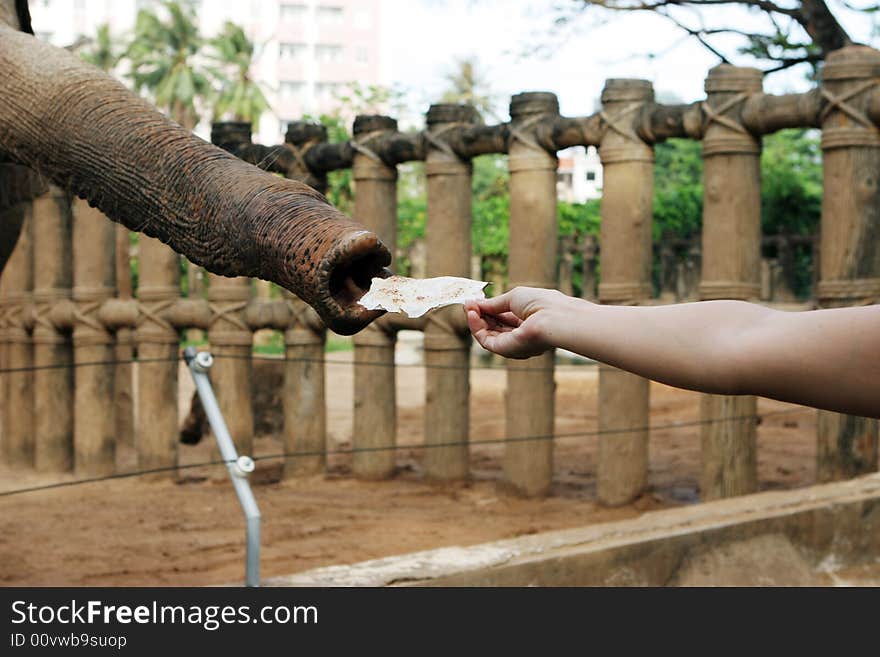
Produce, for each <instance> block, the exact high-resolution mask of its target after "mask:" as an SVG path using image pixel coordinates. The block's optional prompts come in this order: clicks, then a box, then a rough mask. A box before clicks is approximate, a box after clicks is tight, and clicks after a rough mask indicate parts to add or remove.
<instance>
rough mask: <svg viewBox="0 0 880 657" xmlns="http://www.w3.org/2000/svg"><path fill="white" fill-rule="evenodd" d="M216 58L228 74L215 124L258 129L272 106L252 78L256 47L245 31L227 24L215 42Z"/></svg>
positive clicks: (215, 104)
mask: <svg viewBox="0 0 880 657" xmlns="http://www.w3.org/2000/svg"><path fill="white" fill-rule="evenodd" d="M211 45H212V46H213V49H214V53H213V58H214V59H215V60H216V61H217V62H218V63H219V64H220V66H221V67H222V68H223V69H224V70H225V71H226V72H227V73H228V77H221V78H220V79H219V81H220V91H219V93H218V95H217V99H216V101H215V103H214V120H215V121H217V120H220V119H222V118H226V119H231V120H233V121H249V122H250V123H251V124H252V125H254V126H257V125H259V122H260V116H261V115H262V114H263V112H265V111H266V110H268V109H269V102H268V101H267V100H266V97H265V96H264V95H263V91H262V90H261V89H260V86H259V84H257V82H256V81H254V79H253V78H251V76H250V70H251V65H252V64H253V61H254V44H253V42H252V41H251V40H250V39H248V38H247V35H245V33H244V30H243V29H242V28H241V27H240V26H239V25H236V24H235V23H232V22H229V21H227V22H226V23H225V24H224V26H223V31H222V32H220V34H218V35H217V36H216V37H215V38H214V39H212V40H211Z"/></svg>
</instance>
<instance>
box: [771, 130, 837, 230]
mask: <svg viewBox="0 0 880 657" xmlns="http://www.w3.org/2000/svg"><path fill="white" fill-rule="evenodd" d="M821 213H822V154H821V150H820V147H819V138H818V136H817V135H816V134H815V132H814V131H810V130H802V129H801V130H783V131H781V132H778V133H776V134H774V135H771V136H769V137H767V138H765V139H764V149H763V151H762V153H761V224H762V229H763V232H764V234H765V235H777V234H785V233H788V234H792V233H794V234H797V235H810V234H812V233H814V232H816V230H817V229H818V227H819V221H820V217H821Z"/></svg>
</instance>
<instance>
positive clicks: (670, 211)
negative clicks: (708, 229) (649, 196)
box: [653, 139, 703, 241]
mask: <svg viewBox="0 0 880 657" xmlns="http://www.w3.org/2000/svg"><path fill="white" fill-rule="evenodd" d="M702 225H703V158H702V152H701V146H700V142H697V141H691V140H689V139H670V140H669V141H667V142H663V143H661V144H658V145H657V147H656V149H655V151H654V223H653V231H654V240H655V241H657V240H660V239H662V238H668V237H678V238H690V237H692V236H694V235H696V234H698V233H699V231H700V227H701V226H702Z"/></svg>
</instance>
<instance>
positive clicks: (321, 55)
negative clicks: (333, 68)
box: [315, 43, 342, 62]
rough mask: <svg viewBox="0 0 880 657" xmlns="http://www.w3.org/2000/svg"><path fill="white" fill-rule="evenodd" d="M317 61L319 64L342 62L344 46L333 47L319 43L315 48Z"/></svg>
mask: <svg viewBox="0 0 880 657" xmlns="http://www.w3.org/2000/svg"><path fill="white" fill-rule="evenodd" d="M315 59H317V60H318V61H319V62H341V61H342V46H331V45H327V44H322V43H319V44H318V45H317V46H315Z"/></svg>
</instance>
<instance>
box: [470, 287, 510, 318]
mask: <svg viewBox="0 0 880 657" xmlns="http://www.w3.org/2000/svg"><path fill="white" fill-rule="evenodd" d="M511 297H512V291H508V292H505V293H504V294H501V295H499V296H497V297H492V298H491V299H478V300H477V302H476V304H477V306H478V307H479V308H480V312H484V313H488V314H490V315H500V314H502V313H506V312H510V303H511Z"/></svg>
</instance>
